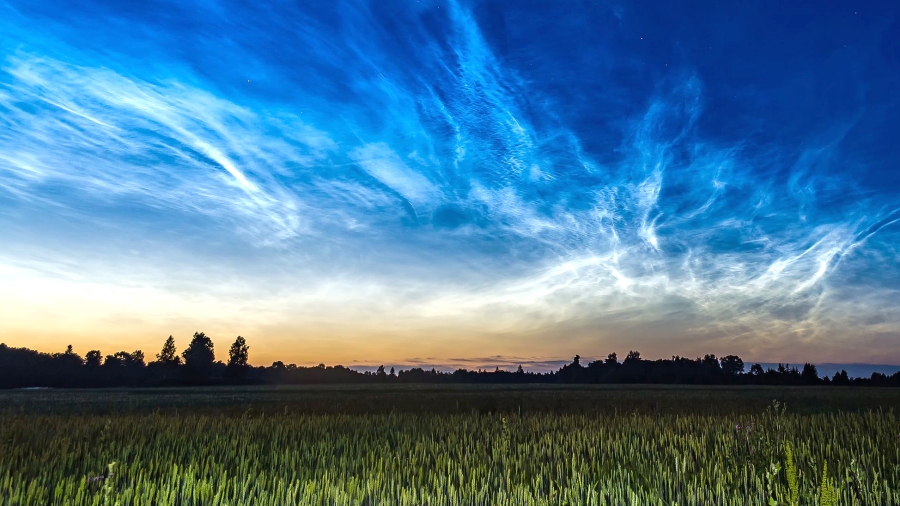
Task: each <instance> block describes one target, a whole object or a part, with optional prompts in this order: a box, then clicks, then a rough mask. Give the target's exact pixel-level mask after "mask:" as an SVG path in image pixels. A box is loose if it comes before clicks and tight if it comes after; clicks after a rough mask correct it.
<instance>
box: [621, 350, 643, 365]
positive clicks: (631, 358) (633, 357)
mask: <svg viewBox="0 0 900 506" xmlns="http://www.w3.org/2000/svg"><path fill="white" fill-rule="evenodd" d="M640 360H641V352H639V351H634V350H631V351H629V352H628V355H627V356H626V357H625V363H630V362H638V361H640Z"/></svg>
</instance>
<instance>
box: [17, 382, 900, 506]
mask: <svg viewBox="0 0 900 506" xmlns="http://www.w3.org/2000/svg"><path fill="white" fill-rule="evenodd" d="M773 401H774V402H773ZM898 413H900V390H897V389H861V388H859V389H850V388H835V387H831V388H816V387H812V388H785V387H782V388H758V387H673V386H661V387H652V386H643V385H642V386H614V387H610V386H601V387H596V386H587V387H585V386H547V385H539V386H536V385H519V386H508V385H504V386H466V385H439V386H437V385H390V386H388V385H384V386H318V387H278V388H272V387H266V388H263V387H259V388H257V387H242V388H197V389H153V390H151V389H145V390H128V389H115V390H37V391H21V390H19V391H5V392H0V505H4V506H5V505H28V506H32V505H44V504H47V505H57V504H59V505H121V506H125V505H243V504H248V505H251V504H252V505H272V506H275V505H279V506H280V505H381V504H384V505H408V506H420V505H422V506H424V505H428V506H440V505H448V506H449V505H564V504H565V505H573V506H574V505H603V504H606V505H665V506H671V505H673V504H677V505H682V506H683V505H773V504H777V505H820V504H822V505H830V504H846V505H867V506H868V505H873V506H876V505H898V504H900V416H898Z"/></svg>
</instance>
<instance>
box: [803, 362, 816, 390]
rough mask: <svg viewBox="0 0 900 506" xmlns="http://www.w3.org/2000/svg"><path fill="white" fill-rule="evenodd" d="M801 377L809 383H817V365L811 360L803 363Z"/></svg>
mask: <svg viewBox="0 0 900 506" xmlns="http://www.w3.org/2000/svg"><path fill="white" fill-rule="evenodd" d="M800 379H801V380H802V381H803V383H805V384H807V385H815V384H816V383H818V382H819V371H817V370H816V366H814V365H813V364H810V363H809V362H807V363H805V364H803V372H801V373H800Z"/></svg>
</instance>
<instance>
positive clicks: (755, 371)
mask: <svg viewBox="0 0 900 506" xmlns="http://www.w3.org/2000/svg"><path fill="white" fill-rule="evenodd" d="M750 374H752V375H753V376H762V375H763V374H765V371H763V366H761V365H759V364H753V365H752V366H750Z"/></svg>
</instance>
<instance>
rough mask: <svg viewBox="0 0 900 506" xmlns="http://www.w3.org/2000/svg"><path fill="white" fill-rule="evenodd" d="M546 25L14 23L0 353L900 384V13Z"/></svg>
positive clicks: (7, 50)
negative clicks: (741, 367) (141, 354)
mask: <svg viewBox="0 0 900 506" xmlns="http://www.w3.org/2000/svg"><path fill="white" fill-rule="evenodd" d="M557 4H558V5H557ZM557 4H552V3H551V2H501V1H497V0H476V1H459V2H457V1H440V0H435V1H431V0H422V1H417V0H412V1H393V0H388V1H378V2H365V1H353V2H350V1H337V2H335V1H329V2H318V1H313V2H301V3H297V2H264V3H250V2H217V1H196V2H169V1H148V2H138V3H135V2H101V1H73V2H58V1H40V0H28V1H18V0H17V1H8V0H6V1H4V0H0V231H2V243H0V283H2V285H3V286H4V287H6V288H7V289H6V290H4V291H3V292H4V293H3V294H2V295H0V336H4V337H3V340H5V341H7V342H8V343H9V344H11V345H20V346H31V347H35V348H38V349H45V350H48V351H50V350H56V349H60V348H62V347H64V346H65V344H67V343H72V344H74V345H75V346H76V350H79V351H81V352H82V353H83V352H85V351H87V350H88V349H94V348H100V349H101V350H103V351H104V352H112V351H115V350H117V349H121V348H126V349H133V348H142V349H144V350H145V352H147V353H148V355H151V354H152V353H155V352H156V351H158V350H157V348H159V347H160V346H161V344H162V341H163V340H164V339H165V337H166V336H168V335H169V334H174V335H175V336H176V339H177V340H178V342H179V343H180V344H181V345H184V344H186V342H187V340H188V338H189V336H190V334H192V333H193V332H194V331H196V330H204V331H206V332H207V333H208V334H210V335H212V336H213V337H214V339H216V340H217V343H219V345H218V347H217V349H219V350H220V354H223V353H224V351H225V350H226V349H227V343H228V342H229V341H230V340H232V339H233V338H234V336H236V335H238V334H241V335H244V336H245V337H247V338H248V340H249V341H250V345H251V361H253V362H257V363H271V361H273V360H283V361H285V362H297V363H312V364H315V363H319V362H326V363H343V364H345V365H352V364H354V363H372V362H374V363H380V362H389V363H396V364H398V365H399V364H420V363H434V364H444V365H459V364H462V365H471V364H474V363H491V364H493V363H500V364H504V363H509V364H518V363H520V362H525V363H535V364H539V363H541V362H544V361H552V360H558V359H561V358H566V357H570V356H572V355H574V354H575V353H580V354H582V355H583V356H589V355H590V356H595V355H596V356H604V355H605V354H606V353H608V352H610V351H617V352H618V353H619V354H620V355H622V354H624V353H626V352H627V351H628V350H629V349H637V350H640V351H641V352H642V354H643V355H644V356H648V357H667V356H670V355H674V354H678V355H688V356H690V355H696V354H703V353H710V352H711V353H717V354H719V355H723V354H728V353H737V354H739V355H741V356H742V357H745V359H747V360H755V361H764V362H777V361H782V360H784V361H795V362H796V361H802V360H814V361H819V362H877V363H895V364H896V363H900V346H898V344H900V313H898V302H897V301H898V300H900V297H898V295H900V294H898V289H900V267H898V266H900V253H898V239H900V199H898V195H900V171H898V168H897V160H898V155H900V143H898V142H896V140H897V139H898V138H900V95H898V94H897V92H896V90H897V89H900V7H898V6H897V5H896V4H895V3H892V2H867V3H863V4H854V3H851V2H814V3H812V2H809V3H788V4H784V3H783V2H774V1H773V2H753V3H751V4H747V5H743V6H736V5H725V4H724V3H716V2H701V3H691V4H690V6H689V7H686V6H684V5H677V4H673V3H671V2H642V3H634V2H621V3H616V2H590V1H577V2H576V1H573V2H569V3H565V2H559V3H557Z"/></svg>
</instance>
